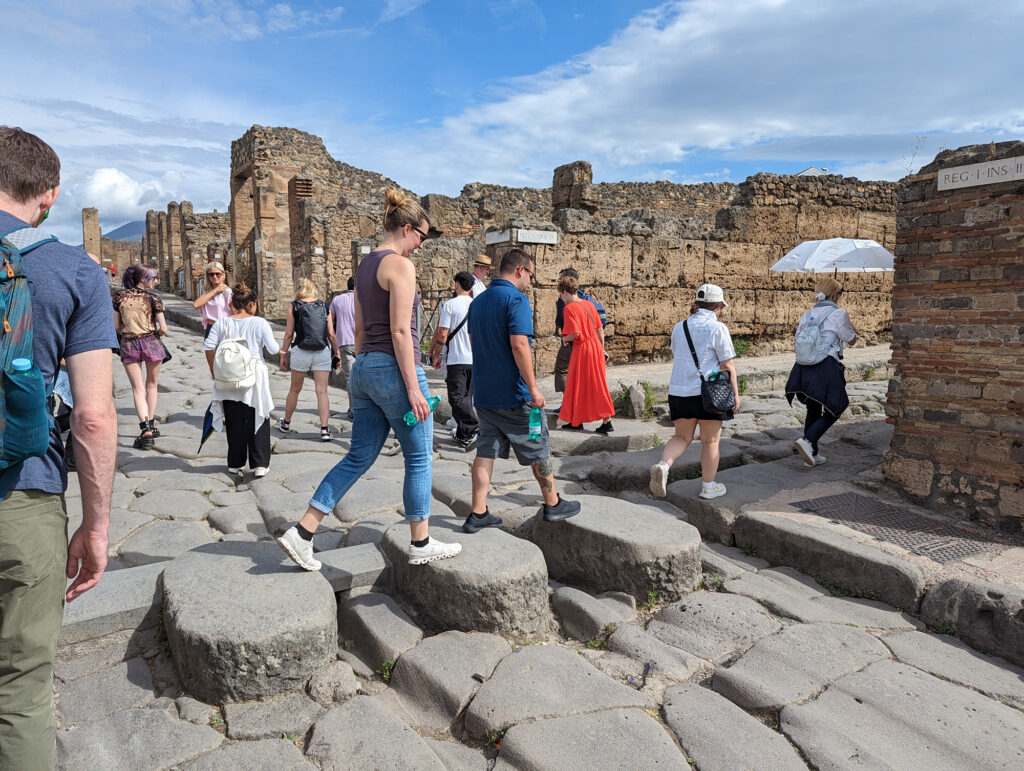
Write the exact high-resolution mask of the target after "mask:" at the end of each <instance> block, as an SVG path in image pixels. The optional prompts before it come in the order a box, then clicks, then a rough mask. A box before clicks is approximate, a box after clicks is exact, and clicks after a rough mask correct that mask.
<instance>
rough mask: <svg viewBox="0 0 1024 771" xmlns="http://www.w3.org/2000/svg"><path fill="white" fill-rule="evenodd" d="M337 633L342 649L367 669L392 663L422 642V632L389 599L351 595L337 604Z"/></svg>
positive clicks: (385, 596) (377, 595) (375, 595)
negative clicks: (343, 643)
mask: <svg viewBox="0 0 1024 771" xmlns="http://www.w3.org/2000/svg"><path fill="white" fill-rule="evenodd" d="M338 633H339V637H340V638H341V639H342V640H344V641H345V647H346V648H347V649H348V650H351V651H352V652H354V653H355V654H356V655H357V656H359V658H360V659H362V660H363V661H364V662H366V664H367V665H369V666H370V668H371V669H376V668H378V667H379V666H380V665H381V664H382V663H383V662H385V661H393V660H395V659H397V658H398V657H399V656H401V655H402V654H403V653H405V652H406V651H407V650H409V649H411V648H413V647H414V646H415V645H416V643H418V642H419V641H420V640H422V639H423V630H422V629H420V628H419V627H418V626H417V625H416V624H415V623H413V621H412V620H411V619H410V618H409V616H408V615H407V614H406V612H405V611H404V610H402V608H401V607H399V605H398V603H397V602H395V601H394V600H393V599H392V598H391V597H389V596H388V595H386V594H379V593H377V592H365V591H354V592H352V593H351V594H350V595H349V596H348V597H346V598H344V599H342V600H341V601H340V602H339V603H338Z"/></svg>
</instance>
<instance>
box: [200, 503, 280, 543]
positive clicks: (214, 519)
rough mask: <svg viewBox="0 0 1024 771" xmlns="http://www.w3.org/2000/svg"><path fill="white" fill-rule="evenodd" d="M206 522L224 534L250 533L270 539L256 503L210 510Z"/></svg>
mask: <svg viewBox="0 0 1024 771" xmlns="http://www.w3.org/2000/svg"><path fill="white" fill-rule="evenodd" d="M206 521H207V522H208V523H209V524H210V527H213V528H216V529H217V530H219V531H220V532H222V533H225V534H229V533H249V534H250V535H254V536H256V537H257V538H269V537H270V533H269V532H267V526H266V525H265V524H263V516H262V515H261V514H260V510H259V509H258V508H257V507H256V504H255V503H249V504H244V505H241V506H217V507H216V508H213V509H211V510H210V514H209V516H208V517H207V518H206Z"/></svg>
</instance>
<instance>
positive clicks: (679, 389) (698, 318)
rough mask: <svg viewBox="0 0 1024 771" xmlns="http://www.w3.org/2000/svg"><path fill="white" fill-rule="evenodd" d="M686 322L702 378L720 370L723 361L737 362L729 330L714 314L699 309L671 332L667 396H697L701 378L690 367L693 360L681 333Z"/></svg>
mask: <svg viewBox="0 0 1024 771" xmlns="http://www.w3.org/2000/svg"><path fill="white" fill-rule="evenodd" d="M686 322H689V323H688V324H687V328H688V329H689V330H690V337H692V338H693V348H694V350H695V351H696V352H697V360H698V361H699V362H700V368H701V371H702V372H703V373H704V375H705V377H706V376H707V375H709V374H710V373H711V372H712V370H721V369H722V362H723V361H728V360H729V359H734V358H736V351H735V349H734V348H733V347H732V337H731V336H730V335H729V328H728V327H727V326H725V324H723V323H722V322H721V321H719V320H718V317H717V316H716V315H715V313H714V311H707V310H704V309H703V308H698V309H697V312H696V313H695V314H693V315H692V316H690V318H689V319H687V320H686V321H680V322H679V323H678V324H676V326H675V328H674V329H673V330H672V357H673V358H672V377H671V379H670V380H669V383H668V393H669V396H700V375H698V374H697V368H696V367H694V366H693V356H692V355H691V354H690V346H689V344H688V343H687V342H686V332H685V331H684V329H683V324H685V323H686Z"/></svg>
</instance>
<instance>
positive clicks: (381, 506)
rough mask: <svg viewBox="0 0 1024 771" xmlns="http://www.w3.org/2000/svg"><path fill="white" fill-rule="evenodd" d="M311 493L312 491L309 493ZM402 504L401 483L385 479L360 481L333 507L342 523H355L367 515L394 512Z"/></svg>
mask: <svg viewBox="0 0 1024 771" xmlns="http://www.w3.org/2000/svg"><path fill="white" fill-rule="evenodd" d="M310 492H311V493H312V491H310ZM400 503H402V483H401V482H398V481H397V480H387V479H360V480H359V481H357V482H356V483H355V484H354V485H352V487H350V488H349V490H348V492H346V493H345V495H344V496H343V497H342V499H341V500H340V501H338V502H337V504H335V506H334V513H335V515H336V516H337V517H338V519H340V520H341V521H342V522H355V521H358V520H360V519H362V518H363V517H365V516H366V515H367V514H376V513H379V512H385V511H395V510H396V509H397V507H398V505H399V504H400Z"/></svg>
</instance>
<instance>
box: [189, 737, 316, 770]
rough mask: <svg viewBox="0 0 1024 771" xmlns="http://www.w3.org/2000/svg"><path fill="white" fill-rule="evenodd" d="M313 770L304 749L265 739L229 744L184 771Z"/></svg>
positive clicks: (281, 740)
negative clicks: (303, 753)
mask: <svg viewBox="0 0 1024 771" xmlns="http://www.w3.org/2000/svg"><path fill="white" fill-rule="evenodd" d="M256 768H272V769H275V771H313V769H315V768H316V766H314V765H313V764H312V763H310V762H309V761H308V760H306V759H305V758H304V757H302V750H300V749H299V748H298V747H296V746H295V744H294V743H293V742H290V741H288V740H287V739H262V740H260V741H257V742H239V743H237V744H228V745H225V746H224V747H221V748H220V749H217V750H214V751H213V752H208V753H206V754H205V755H203V756H202V757H201V758H197V759H196V760H193V761H192V762H191V763H186V764H185V765H184V766H182V767H181V769H182V771H253V769H256Z"/></svg>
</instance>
